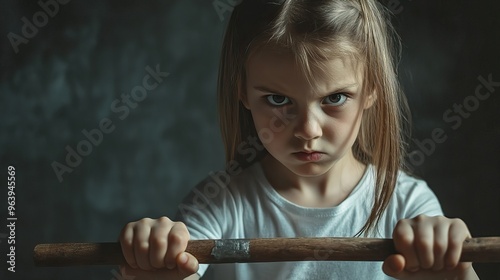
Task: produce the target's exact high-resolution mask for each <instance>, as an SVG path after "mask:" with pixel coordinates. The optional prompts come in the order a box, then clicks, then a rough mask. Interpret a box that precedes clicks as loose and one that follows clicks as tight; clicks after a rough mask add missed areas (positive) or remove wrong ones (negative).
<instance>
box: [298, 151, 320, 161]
mask: <svg viewBox="0 0 500 280" xmlns="http://www.w3.org/2000/svg"><path fill="white" fill-rule="evenodd" d="M293 155H294V156H295V157H296V158H297V159H298V160H300V161H306V162H315V161H319V160H321V158H322V157H323V155H324V153H322V152H318V151H309V150H303V151H300V152H295V153H293Z"/></svg>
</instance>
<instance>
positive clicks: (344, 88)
mask: <svg viewBox="0 0 500 280" xmlns="http://www.w3.org/2000/svg"><path fill="white" fill-rule="evenodd" d="M356 86H358V83H352V84H347V85H342V86H340V87H337V88H334V89H333V90H332V91H330V92H328V93H327V94H326V95H323V96H329V95H332V94H335V93H339V92H343V91H347V90H349V89H352V88H353V87H356ZM253 88H254V89H256V90H258V91H261V92H268V93H274V94H279V95H285V94H283V93H281V92H280V91H277V90H274V89H271V88H268V87H266V86H254V87H253Z"/></svg>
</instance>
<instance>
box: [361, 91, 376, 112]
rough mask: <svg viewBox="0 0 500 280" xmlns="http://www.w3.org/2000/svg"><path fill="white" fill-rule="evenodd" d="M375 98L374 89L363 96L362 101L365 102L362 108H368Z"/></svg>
mask: <svg viewBox="0 0 500 280" xmlns="http://www.w3.org/2000/svg"><path fill="white" fill-rule="evenodd" d="M376 100H377V93H376V92H375V91H373V92H371V93H370V94H368V96H367V97H366V98H365V100H364V102H365V106H364V108H363V109H365V110H366V109H368V108H370V107H371V106H373V104H375V101H376Z"/></svg>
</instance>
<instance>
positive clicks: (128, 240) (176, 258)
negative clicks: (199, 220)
mask: <svg viewBox="0 0 500 280" xmlns="http://www.w3.org/2000/svg"><path fill="white" fill-rule="evenodd" d="M188 240H189V232H188V230H187V228H186V226H185V225H184V224H183V223H181V222H173V221H171V220H170V219H169V218H167V217H161V218H159V219H156V220H153V219H149V218H145V219H142V220H139V221H137V222H131V223H128V224H127V225H126V226H125V227H124V228H123V230H122V232H121V234H120V244H121V247H122V251H123V256H124V257H125V260H126V261H127V264H128V266H123V267H122V268H121V270H122V273H123V275H132V276H139V278H138V279H159V278H157V277H162V278H161V279H184V278H186V277H188V276H189V275H192V274H194V273H196V272H197V271H198V260H197V259H196V258H195V257H194V256H193V255H191V254H189V253H187V252H184V251H185V250H186V247H187V243H188Z"/></svg>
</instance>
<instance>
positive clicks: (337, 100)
mask: <svg viewBox="0 0 500 280" xmlns="http://www.w3.org/2000/svg"><path fill="white" fill-rule="evenodd" d="M346 101H347V96H346V95H345V94H343V93H335V94H332V95H329V96H327V97H326V98H325V99H324V100H323V102H324V103H325V104H328V105H331V106H342V105H344V103H345V102H346Z"/></svg>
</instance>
